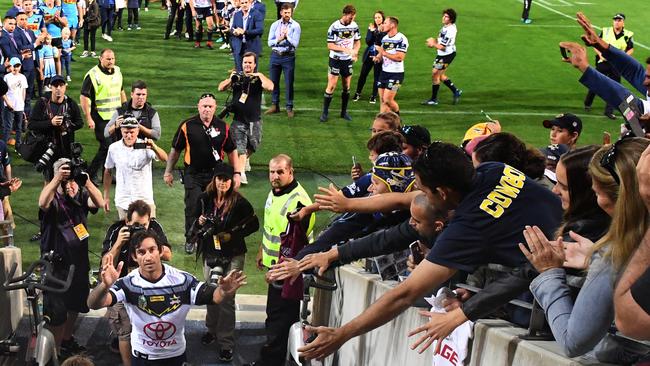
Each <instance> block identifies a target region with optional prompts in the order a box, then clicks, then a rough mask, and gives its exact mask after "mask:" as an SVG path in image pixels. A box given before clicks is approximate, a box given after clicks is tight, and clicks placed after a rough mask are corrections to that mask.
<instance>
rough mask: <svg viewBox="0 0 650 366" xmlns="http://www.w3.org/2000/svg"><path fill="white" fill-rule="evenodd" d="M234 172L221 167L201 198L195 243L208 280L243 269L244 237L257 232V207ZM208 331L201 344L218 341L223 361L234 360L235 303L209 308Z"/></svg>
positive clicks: (217, 169) (193, 236) (195, 229)
mask: <svg viewBox="0 0 650 366" xmlns="http://www.w3.org/2000/svg"><path fill="white" fill-rule="evenodd" d="M233 174H234V169H233V168H232V167H231V166H230V165H227V164H225V163H222V164H219V165H217V167H216V168H215V170H214V176H213V178H212V181H211V182H210V184H208V187H207V188H206V190H205V192H204V193H202V194H201V196H199V201H198V204H197V205H196V212H195V215H196V216H197V217H198V219H197V220H196V221H195V222H194V225H193V227H192V233H193V235H192V239H191V240H192V241H193V242H197V251H196V255H197V259H198V258H199V257H201V258H202V259H203V273H204V275H205V281H206V282H211V281H214V280H215V279H216V278H217V277H218V276H223V275H225V274H226V273H228V272H230V271H231V270H233V269H235V270H243V269H244V261H245V254H246V243H245V241H244V238H245V237H247V236H248V235H250V234H252V233H254V232H256V231H257V230H258V229H259V227H260V224H259V220H258V218H257V216H256V215H255V211H253V206H251V204H250V203H249V202H248V201H247V200H246V198H244V197H243V196H242V195H241V194H239V192H237V191H235V187H234V184H233V180H232V178H233ZM205 325H206V327H207V328H208V331H207V332H206V333H205V334H204V335H203V337H202V338H201V343H203V344H204V345H208V344H210V343H212V342H214V341H215V339H216V340H217V343H218V345H219V349H220V352H219V361H220V362H230V361H232V350H233V347H234V345H235V339H234V334H235V300H234V299H228V300H224V301H223V302H222V303H221V304H215V305H208V307H207V313H206V316H205Z"/></svg>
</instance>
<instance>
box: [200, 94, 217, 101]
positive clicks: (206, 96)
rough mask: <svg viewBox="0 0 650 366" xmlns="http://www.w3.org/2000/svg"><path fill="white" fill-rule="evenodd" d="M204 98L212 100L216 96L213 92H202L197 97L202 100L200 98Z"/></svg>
mask: <svg viewBox="0 0 650 366" xmlns="http://www.w3.org/2000/svg"><path fill="white" fill-rule="evenodd" d="M205 98H212V99H214V100H217V98H215V97H214V94H212V93H203V94H201V96H200V97H199V100H202V99H205Z"/></svg>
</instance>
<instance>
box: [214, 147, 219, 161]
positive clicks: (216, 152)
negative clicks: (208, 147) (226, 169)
mask: <svg viewBox="0 0 650 366" xmlns="http://www.w3.org/2000/svg"><path fill="white" fill-rule="evenodd" d="M212 156H214V160H216V161H221V156H219V152H218V151H217V150H214V149H212Z"/></svg>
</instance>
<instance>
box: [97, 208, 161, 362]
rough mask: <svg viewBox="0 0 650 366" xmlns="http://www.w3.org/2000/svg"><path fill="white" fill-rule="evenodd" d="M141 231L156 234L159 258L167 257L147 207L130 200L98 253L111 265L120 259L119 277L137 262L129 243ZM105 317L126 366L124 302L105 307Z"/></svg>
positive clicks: (128, 356)
mask: <svg viewBox="0 0 650 366" xmlns="http://www.w3.org/2000/svg"><path fill="white" fill-rule="evenodd" d="M144 230H151V231H153V232H154V233H156V235H157V236H158V238H160V240H161V241H162V243H163V247H162V256H161V259H162V260H164V261H170V260H171V258H172V252H171V247H170V245H169V244H168V243H169V241H168V240H167V236H166V235H165V232H164V230H163V228H162V226H161V225H160V224H159V223H158V221H156V219H154V218H152V217H151V208H150V207H149V205H148V204H147V203H146V202H144V201H142V200H137V201H134V202H132V203H131V204H130V205H129V208H128V210H127V212H126V218H124V219H122V220H119V221H117V222H115V223H114V224H113V225H111V226H110V227H109V228H108V231H107V232H106V238H105V239H104V244H103V249H102V256H105V255H106V254H111V255H112V258H114V262H115V263H114V265H117V263H119V262H124V266H123V267H122V271H121V272H120V274H119V276H120V278H121V277H124V276H126V275H127V274H128V273H129V271H130V270H132V269H133V268H136V267H138V263H136V262H135V260H134V259H133V256H132V249H131V247H130V245H129V242H130V239H131V237H132V235H133V234H135V233H137V232H139V231H144ZM107 317H108V319H109V323H110V325H111V329H112V330H113V332H114V333H115V334H116V335H117V338H116V340H117V342H116V343H117V344H118V345H119V350H120V355H121V356H122V363H124V364H125V365H129V364H130V362H131V344H130V340H131V321H130V319H129V316H128V314H127V313H126V309H125V308H124V304H123V303H116V304H115V305H113V306H111V307H109V308H108V311H107Z"/></svg>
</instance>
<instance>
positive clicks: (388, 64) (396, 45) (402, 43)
mask: <svg viewBox="0 0 650 366" xmlns="http://www.w3.org/2000/svg"><path fill="white" fill-rule="evenodd" d="M381 47H382V48H383V49H384V50H385V51H386V53H388V54H390V55H394V54H396V53H397V52H404V53H406V51H407V50H408V48H409V40H408V39H407V38H406V36H405V35H403V34H402V33H400V32H397V33H396V34H395V35H394V36H392V37H391V36H389V35H388V34H387V35H385V36H384V38H382V39H381ZM381 69H382V70H383V71H386V72H404V61H403V60H402V61H393V60H391V59H389V58H388V57H386V56H383V57H382V65H381Z"/></svg>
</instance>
